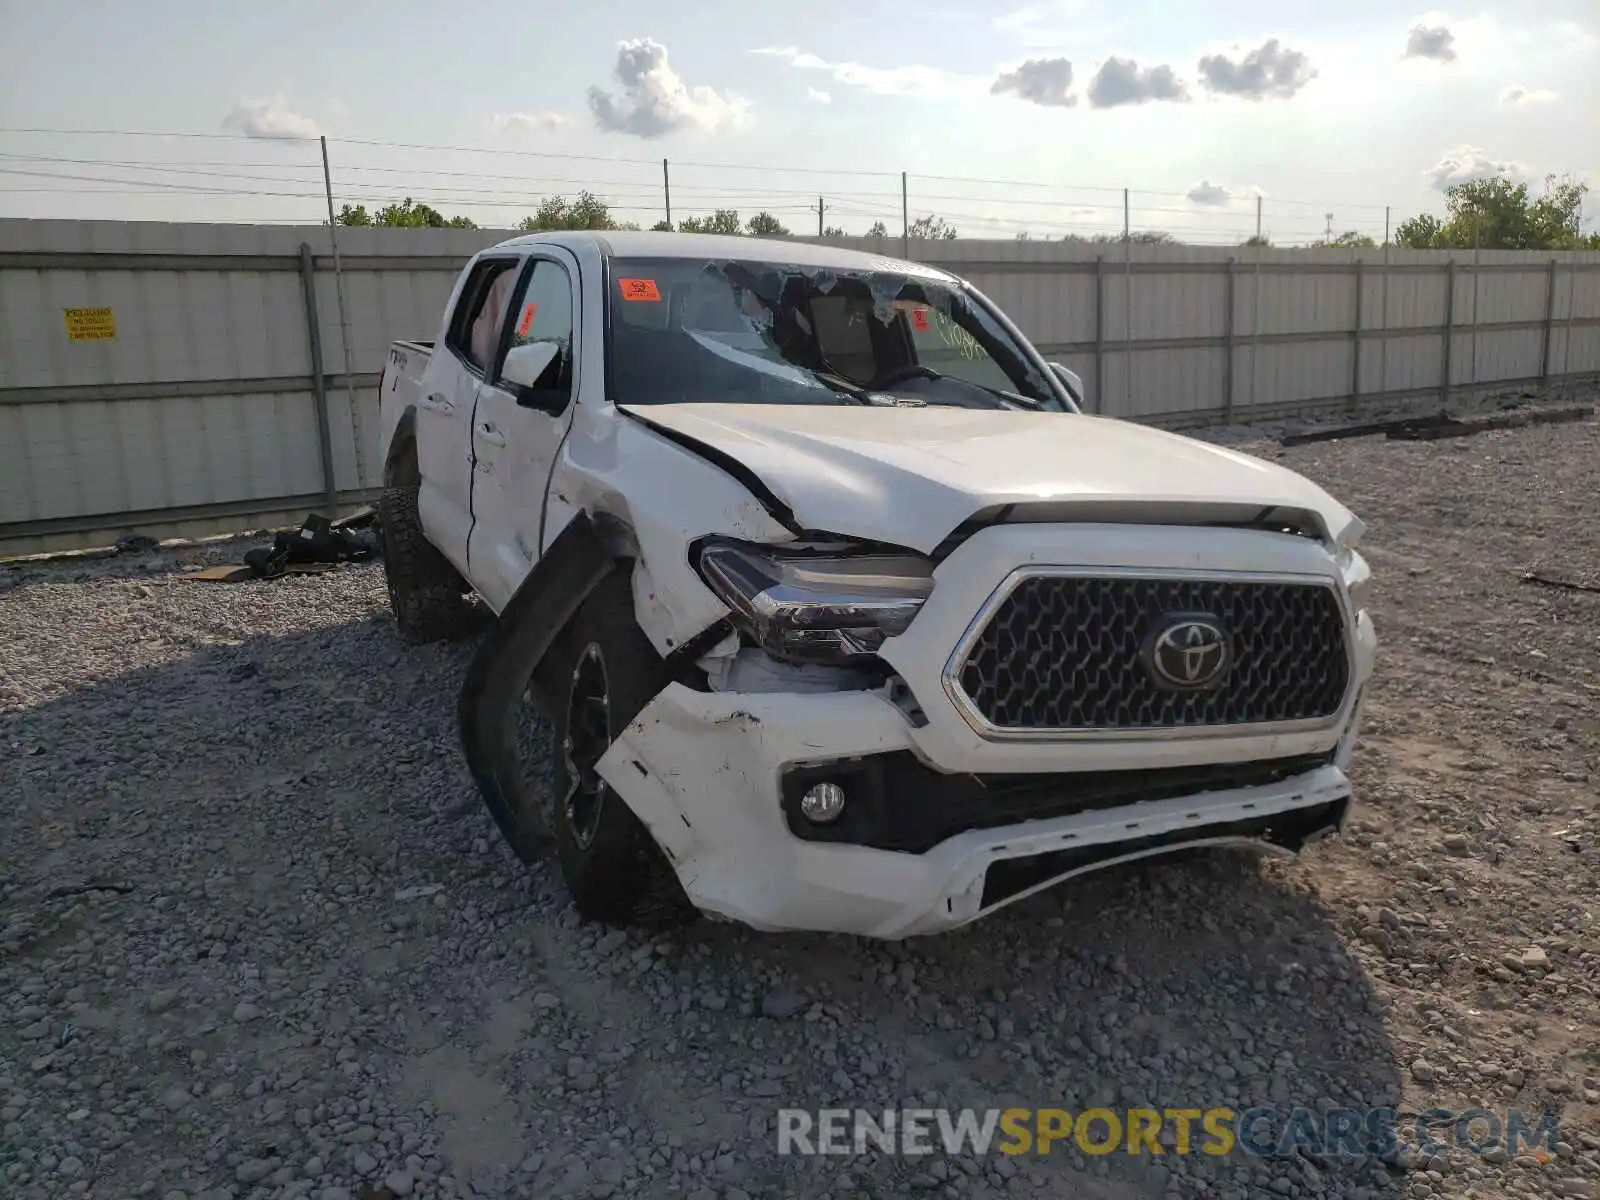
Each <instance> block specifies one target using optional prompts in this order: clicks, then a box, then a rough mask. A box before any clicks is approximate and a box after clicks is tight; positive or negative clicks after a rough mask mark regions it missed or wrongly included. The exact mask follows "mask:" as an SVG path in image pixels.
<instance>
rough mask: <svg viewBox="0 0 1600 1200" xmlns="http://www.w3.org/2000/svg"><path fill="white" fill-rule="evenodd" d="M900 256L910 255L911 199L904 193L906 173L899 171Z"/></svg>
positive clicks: (906, 256)
mask: <svg viewBox="0 0 1600 1200" xmlns="http://www.w3.org/2000/svg"><path fill="white" fill-rule="evenodd" d="M900 257H901V258H905V259H909V258H910V257H911V200H910V197H909V196H908V195H907V193H906V173H905V172H904V171H901V172H900Z"/></svg>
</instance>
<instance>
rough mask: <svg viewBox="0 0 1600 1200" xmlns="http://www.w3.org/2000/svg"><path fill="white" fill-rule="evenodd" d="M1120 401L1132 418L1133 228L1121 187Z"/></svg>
mask: <svg viewBox="0 0 1600 1200" xmlns="http://www.w3.org/2000/svg"><path fill="white" fill-rule="evenodd" d="M1122 403H1123V408H1124V412H1123V414H1122V416H1123V418H1124V419H1125V420H1129V421H1131V420H1133V229H1132V227H1131V225H1130V224H1129V221H1128V189H1127V188H1123V189H1122Z"/></svg>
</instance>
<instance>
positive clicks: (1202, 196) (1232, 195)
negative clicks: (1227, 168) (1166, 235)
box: [1184, 179, 1262, 208]
mask: <svg viewBox="0 0 1600 1200" xmlns="http://www.w3.org/2000/svg"><path fill="white" fill-rule="evenodd" d="M1184 194H1185V195H1186V196H1187V197H1188V198H1189V203H1190V204H1198V205H1200V206H1202V207H1204V208H1223V207H1226V206H1227V205H1229V204H1232V203H1233V202H1234V201H1235V200H1254V199H1255V198H1256V197H1257V196H1260V195H1261V194H1262V191H1261V189H1260V188H1259V187H1256V186H1255V185H1254V184H1251V185H1250V186H1248V187H1232V188H1230V187H1223V186H1222V184H1220V183H1212V182H1211V181H1210V180H1207V179H1202V180H1201V181H1200V182H1199V183H1197V184H1195V185H1194V186H1193V187H1192V188H1190V189H1189V190H1188V191H1187V192H1186V193H1184Z"/></svg>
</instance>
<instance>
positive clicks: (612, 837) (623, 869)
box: [540, 570, 696, 925]
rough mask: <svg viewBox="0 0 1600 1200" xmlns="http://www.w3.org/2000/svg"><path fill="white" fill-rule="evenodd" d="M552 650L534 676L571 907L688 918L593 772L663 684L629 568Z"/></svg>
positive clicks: (635, 917) (623, 810) (653, 853)
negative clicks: (547, 735) (539, 684)
mask: <svg viewBox="0 0 1600 1200" xmlns="http://www.w3.org/2000/svg"><path fill="white" fill-rule="evenodd" d="M551 653H552V655H554V656H555V661H553V662H550V663H549V667H550V670H549V672H548V674H546V673H545V672H543V671H541V672H540V674H541V676H543V680H544V684H543V686H544V688H545V689H548V690H547V691H546V692H545V694H546V696H547V697H548V700H547V703H548V705H549V713H550V724H551V727H552V731H553V733H554V745H553V747H552V753H551V763H552V771H551V776H552V778H551V788H550V795H551V801H552V808H553V810H554V811H553V812H552V813H551V822H550V823H551V827H552V829H553V831H554V834H555V842H556V856H557V860H558V861H559V863H560V866H561V875H562V878H563V879H564V880H565V881H566V885H567V890H568V891H569V892H570V893H571V895H572V900H573V903H574V905H575V906H576V907H577V909H578V912H579V913H580V914H581V915H582V916H584V917H585V918H587V919H589V920H591V921H600V922H604V923H606V924H611V925H637V924H649V925H671V924H681V923H684V922H685V921H688V920H692V919H693V918H694V917H695V915H696V913H695V910H694V907H693V906H692V905H691V904H690V903H689V900H688V898H687V897H686V896H685V895H684V893H683V888H682V887H681V886H680V884H679V883H678V877H677V874H676V873H675V872H674V871H673V870H672V867H671V865H670V864H669V863H668V862H667V859H666V856H665V855H664V854H663V853H662V851H661V848H660V847H659V846H658V845H657V844H656V841H655V839H654V838H653V837H651V835H650V831H649V830H648V829H646V828H645V826H644V824H643V822H641V821H640V820H639V818H638V817H637V816H635V815H634V812H633V809H631V808H630V807H628V803H627V801H625V800H623V799H622V797H620V796H618V795H617V794H616V793H615V792H613V791H612V790H611V788H610V786H609V785H607V784H606V783H605V782H604V781H603V780H601V779H600V778H599V776H598V775H597V774H595V773H594V771H593V769H592V768H593V765H594V763H596V762H598V761H599V759H600V757H601V755H603V753H604V750H605V748H607V747H609V746H610V744H611V742H612V741H613V740H614V739H615V738H616V737H617V735H618V734H619V733H621V732H622V730H623V729H625V728H626V727H627V725H628V723H629V722H630V721H632V720H633V718H634V717H636V716H637V715H638V714H639V711H640V710H641V709H642V708H644V706H645V705H646V704H648V703H649V702H650V701H651V700H653V699H654V698H655V696H656V694H657V693H658V692H659V691H660V690H661V689H662V687H664V686H665V685H666V683H667V676H666V673H665V671H664V670H663V667H662V663H661V658H660V656H659V655H658V654H657V653H656V650H655V647H654V646H652V645H651V644H650V640H649V639H648V638H646V637H645V636H644V633H643V632H642V631H641V630H640V629H639V626H638V623H637V622H636V621H635V620H634V616H633V595H632V592H631V589H630V586H629V573H628V572H627V571H626V570H617V571H614V572H612V574H610V575H608V576H607V577H606V578H605V580H604V581H602V582H601V584H600V586H599V587H597V588H596V589H595V590H594V592H593V593H591V594H590V596H589V598H588V599H587V600H586V601H585V602H584V604H583V607H582V608H580V609H579V610H578V613H577V615H576V616H575V617H573V619H572V622H571V624H570V625H569V626H568V627H567V629H566V631H565V632H564V633H563V634H562V636H561V638H560V639H559V640H558V642H557V645H556V646H555V647H552V651H551ZM574 781H576V784H577V786H576V787H574V786H573V783H574Z"/></svg>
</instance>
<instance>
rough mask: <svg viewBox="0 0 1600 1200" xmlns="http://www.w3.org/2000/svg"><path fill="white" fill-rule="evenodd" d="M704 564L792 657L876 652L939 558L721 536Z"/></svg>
mask: <svg viewBox="0 0 1600 1200" xmlns="http://www.w3.org/2000/svg"><path fill="white" fill-rule="evenodd" d="M699 567H700V574H701V575H702V576H703V577H704V578H705V581H706V583H707V584H708V585H709V586H710V588H711V590H712V591H714V592H716V594H717V595H718V596H719V597H721V599H722V601H723V603H725V604H726V605H727V606H728V607H729V608H730V609H731V610H732V611H733V616H734V619H735V621H736V622H737V623H738V624H739V625H740V627H741V628H742V629H743V630H744V631H745V632H746V633H747V634H749V636H750V637H751V638H752V639H753V640H754V641H755V642H756V644H757V645H759V646H760V647H761V648H762V649H763V650H765V651H766V652H767V653H768V654H770V655H772V657H774V658H777V659H782V660H783V661H785V662H791V663H831V664H840V663H847V662H850V661H852V660H854V659H861V658H867V657H870V656H871V655H873V654H875V653H876V652H877V650H878V647H880V646H881V645H883V643H884V641H885V640H886V639H888V638H891V637H894V636H895V635H897V634H900V633H904V632H905V630H906V627H907V626H908V625H910V624H911V618H913V617H914V616H916V615H917V612H918V610H920V609H921V608H922V603H923V601H924V600H926V599H927V598H928V596H929V594H930V593H931V592H932V591H933V564H931V563H930V562H928V560H927V559H924V558H919V557H917V556H915V555H894V554H874V553H861V554H841V553H838V552H837V551H833V550H826V551H817V550H813V551H804V550H796V549H786V548H784V547H779V546H752V545H744V544H735V543H729V542H715V543H712V544H710V545H708V546H706V548H705V549H704V550H702V551H701V552H700V557H699Z"/></svg>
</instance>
